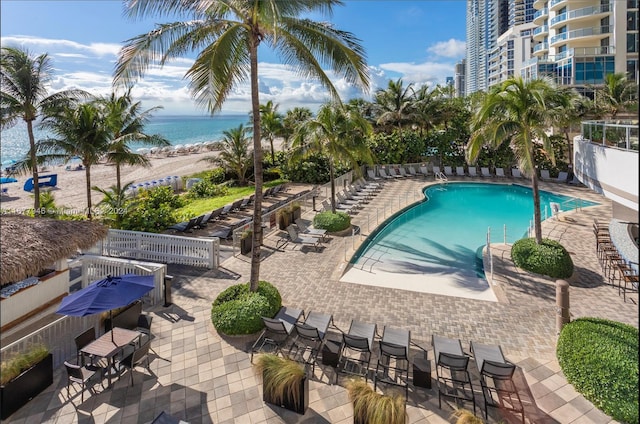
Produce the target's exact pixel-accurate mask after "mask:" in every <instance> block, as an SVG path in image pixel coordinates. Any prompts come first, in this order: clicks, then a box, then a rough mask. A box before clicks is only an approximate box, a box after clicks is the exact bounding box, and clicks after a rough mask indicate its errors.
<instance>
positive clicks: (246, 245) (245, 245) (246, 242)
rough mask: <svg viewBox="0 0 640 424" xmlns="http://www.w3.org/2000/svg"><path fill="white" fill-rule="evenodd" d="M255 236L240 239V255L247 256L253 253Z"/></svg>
mask: <svg viewBox="0 0 640 424" xmlns="http://www.w3.org/2000/svg"><path fill="white" fill-rule="evenodd" d="M252 237H253V236H250V237H246V238H243V239H240V254H242V255H246V254H247V253H250V252H251V246H252V245H253V239H252Z"/></svg>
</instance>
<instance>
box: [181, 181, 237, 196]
mask: <svg viewBox="0 0 640 424" xmlns="http://www.w3.org/2000/svg"><path fill="white" fill-rule="evenodd" d="M227 194H229V187H228V186H227V185H226V184H215V183H212V182H211V181H209V180H202V181H198V182H197V183H195V184H194V185H193V186H191V188H190V189H189V191H187V193H186V195H185V197H186V198H187V199H207V198H211V197H218V196H226V195H227Z"/></svg>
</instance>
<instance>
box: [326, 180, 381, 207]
mask: <svg viewBox="0 0 640 424" xmlns="http://www.w3.org/2000/svg"><path fill="white" fill-rule="evenodd" d="M381 189H382V186H381V185H380V184H379V183H376V182H367V181H365V180H364V178H360V179H358V180H356V181H354V182H353V183H352V184H349V185H348V186H346V187H345V188H344V189H342V190H340V191H339V192H337V193H336V209H337V210H338V211H341V212H346V213H348V214H354V213H356V212H357V211H358V209H362V208H363V207H364V205H365V204H367V203H369V201H370V200H371V199H372V198H373V197H374V196H375V195H376V194H377V193H378V192H379V191H380V190H381ZM322 207H323V210H325V211H330V210H331V199H324V200H323V201H322Z"/></svg>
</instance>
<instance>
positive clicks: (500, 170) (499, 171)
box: [496, 168, 506, 178]
mask: <svg viewBox="0 0 640 424" xmlns="http://www.w3.org/2000/svg"><path fill="white" fill-rule="evenodd" d="M496 177H498V178H505V177H506V175H504V169H503V168H496Z"/></svg>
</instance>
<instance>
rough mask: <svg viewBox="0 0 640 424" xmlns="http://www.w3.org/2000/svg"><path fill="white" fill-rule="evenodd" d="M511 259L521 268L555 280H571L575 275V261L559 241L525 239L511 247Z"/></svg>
mask: <svg viewBox="0 0 640 424" xmlns="http://www.w3.org/2000/svg"><path fill="white" fill-rule="evenodd" d="M511 258H512V259H513V262H514V263H515V264H516V266H518V267H519V268H522V269H524V270H527V271H531V272H535V273H536V274H542V275H547V276H549V277H553V278H569V277H571V275H572V274H573V261H572V260H571V256H570V255H569V252H567V250H566V249H565V248H564V247H563V246H562V245H561V244H560V243H558V242H557V241H555V240H550V239H542V243H541V244H537V243H536V240H535V239H534V238H523V239H520V240H518V241H516V242H515V243H513V246H512V247H511Z"/></svg>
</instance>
